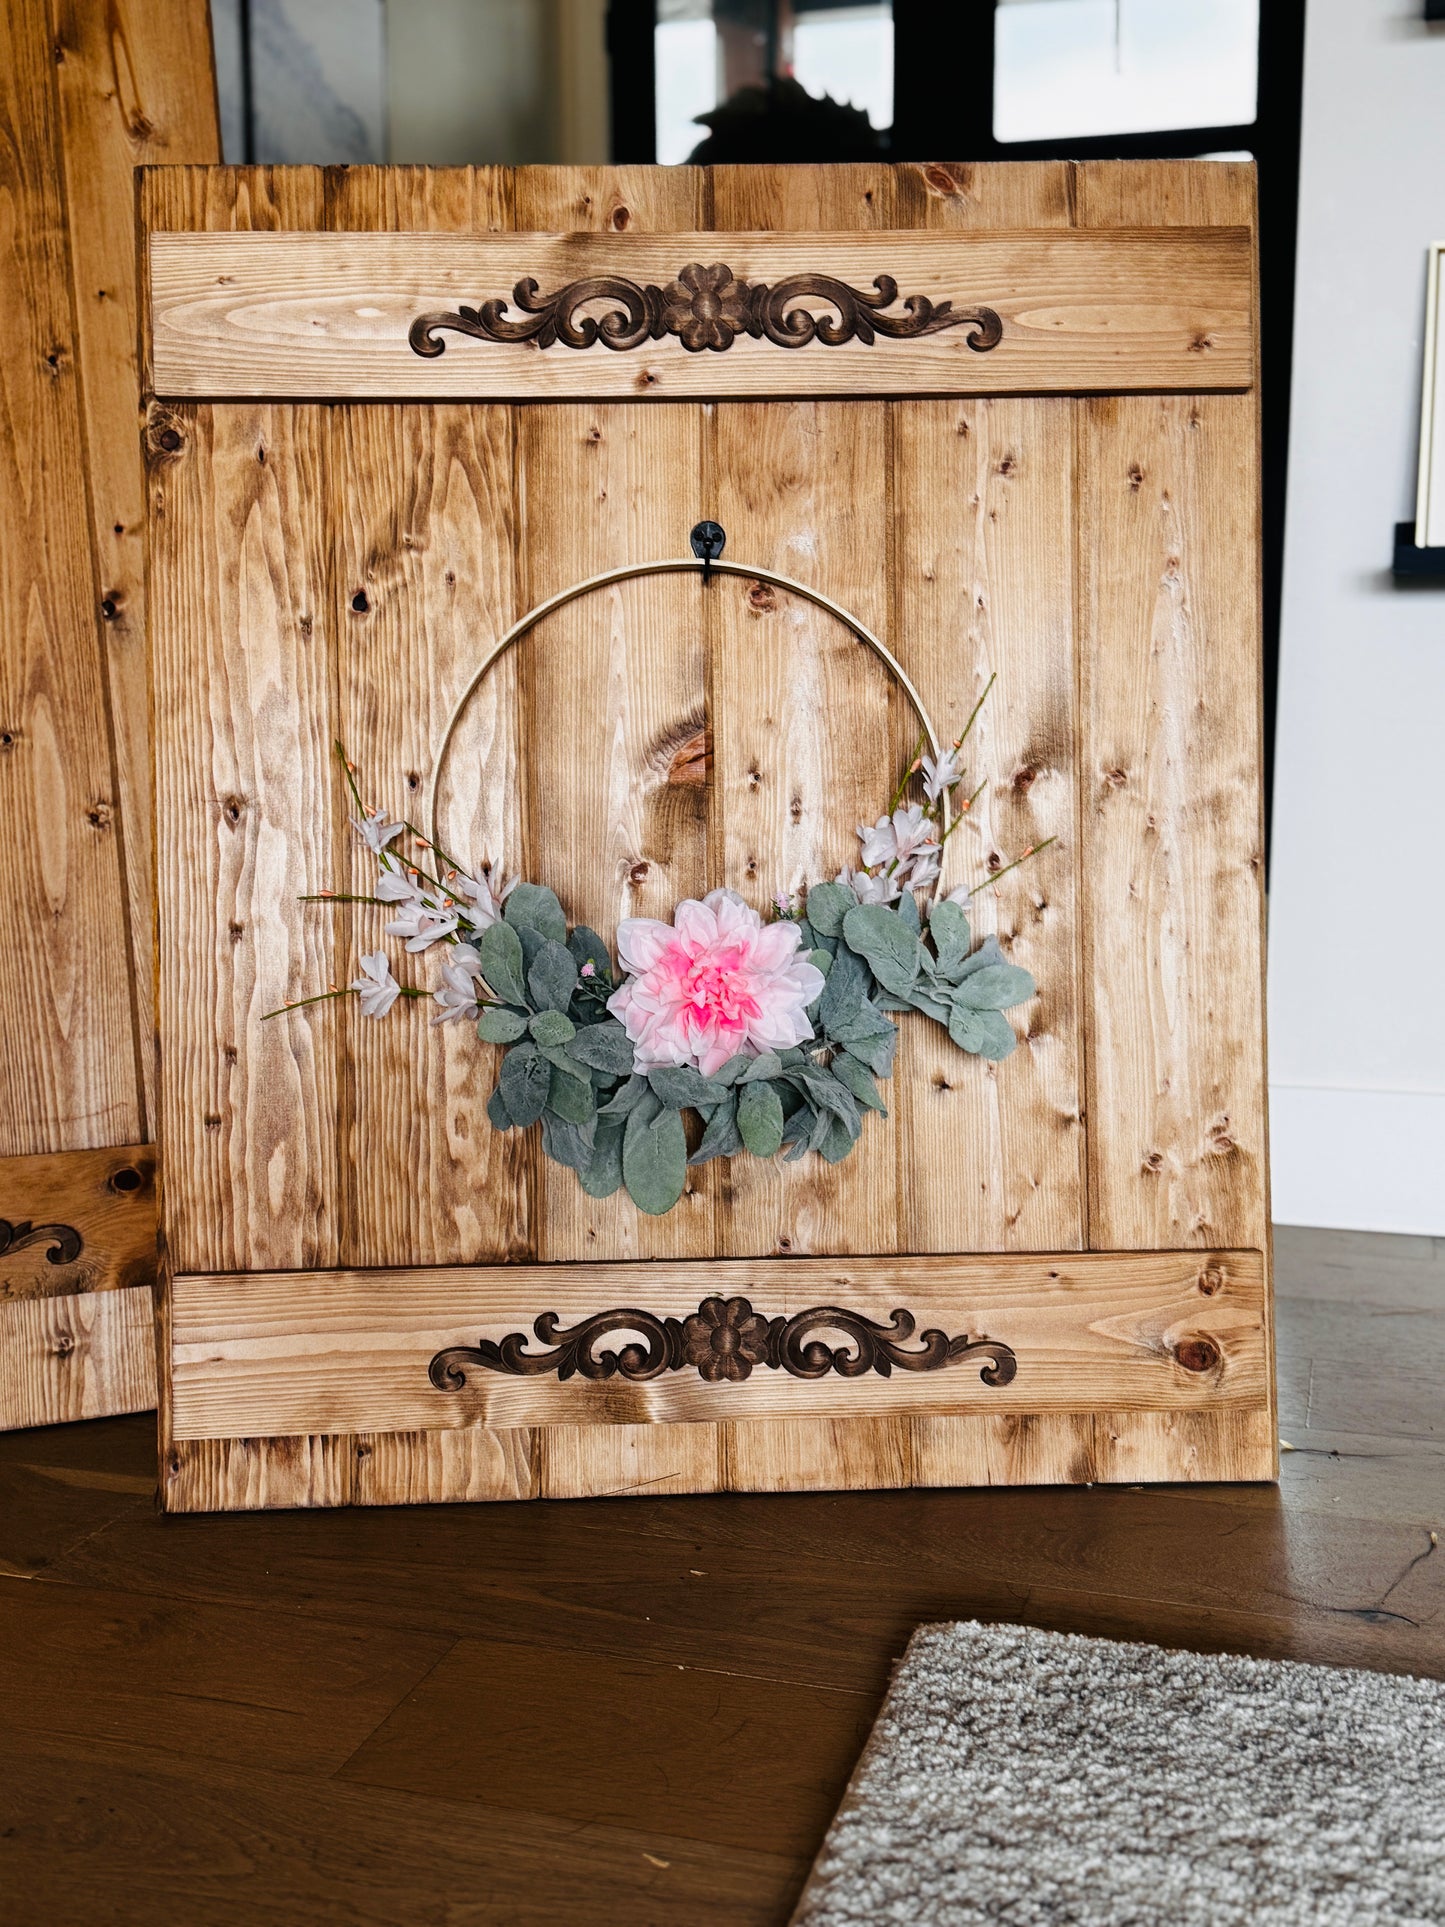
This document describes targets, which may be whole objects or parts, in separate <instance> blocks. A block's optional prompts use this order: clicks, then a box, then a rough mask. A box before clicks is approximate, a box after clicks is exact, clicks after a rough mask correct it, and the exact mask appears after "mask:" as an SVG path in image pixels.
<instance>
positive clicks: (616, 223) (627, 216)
mask: <svg viewBox="0 0 1445 1927" xmlns="http://www.w3.org/2000/svg"><path fill="white" fill-rule="evenodd" d="M607 225H608V226H609V227H610V228H611V229H612V231H613V233H614V234H621V232H622V230H623V229H624V228H627V227H631V225H632V209H631V208H630V207H623V206H622V205H621V203H620V202H619V204H618V205H617V206H616V207H615V208H613V210H612V212H611V214H610V215H609V216H608V218H607Z"/></svg>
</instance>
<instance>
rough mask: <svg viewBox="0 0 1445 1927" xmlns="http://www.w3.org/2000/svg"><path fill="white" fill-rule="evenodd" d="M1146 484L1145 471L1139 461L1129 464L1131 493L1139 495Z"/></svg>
mask: <svg viewBox="0 0 1445 1927" xmlns="http://www.w3.org/2000/svg"><path fill="white" fill-rule="evenodd" d="M1143 486H1144V471H1143V469H1142V468H1140V466H1139V464H1138V463H1137V462H1130V464H1129V493H1130V494H1131V495H1137V494H1138V493H1139V491H1140V489H1141V488H1143Z"/></svg>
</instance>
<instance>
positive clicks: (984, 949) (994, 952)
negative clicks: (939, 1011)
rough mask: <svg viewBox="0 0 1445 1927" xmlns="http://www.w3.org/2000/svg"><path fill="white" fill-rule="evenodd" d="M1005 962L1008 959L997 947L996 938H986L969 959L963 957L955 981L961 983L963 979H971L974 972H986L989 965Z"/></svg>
mask: <svg viewBox="0 0 1445 1927" xmlns="http://www.w3.org/2000/svg"><path fill="white" fill-rule="evenodd" d="M1007 962H1008V958H1007V957H1006V956H1005V955H1004V954H1003V952H1002V950H1000V949H999V947H998V938H997V937H995V936H987V937H985V938H984V940H983V942H982V943H981V944H980V945H979V946H978V949H977V950H975V951H974V953H973V955H972V956H971V957H965V958H964V960H963V962H962V963H961V964H960V965H959V966H958V976H957V978H956V979H955V981H956V982H957V983H962V982H963V980H964V978H965V977H971V976H972V975H973V973H974V972H975V971H976V970H987V969H988V967H989V965H990V964H1001V963H1007Z"/></svg>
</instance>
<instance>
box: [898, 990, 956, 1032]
mask: <svg viewBox="0 0 1445 1927" xmlns="http://www.w3.org/2000/svg"><path fill="white" fill-rule="evenodd" d="M951 995H952V993H951V992H946V993H945V995H944V996H942V997H935V996H934V994H933V992H932V991H931V990H915V991H914V992H913V993H912V995H911V996H910V997H909V999H908V1001H909V1003H910V1004H911V1005H912V1007H913V1009H914V1010H921V1011H922V1012H923V1014H924V1016H925V1017H931V1018H933V1020H934V1022H935V1023H939V1024H946V1023H947V1022H948V1018H949V1013H950V1011H951V1010H952V1008H953V1005H952V1003H951V1002H949V1001H948V998H949V997H951Z"/></svg>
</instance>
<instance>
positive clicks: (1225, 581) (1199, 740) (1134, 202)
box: [1076, 161, 1277, 1478]
mask: <svg viewBox="0 0 1445 1927" xmlns="http://www.w3.org/2000/svg"><path fill="white" fill-rule="evenodd" d="M1076 181H1077V187H1076V205H1077V221H1078V224H1079V225H1080V226H1084V227H1105V226H1114V225H1135V224H1159V225H1172V224H1176V223H1184V222H1205V223H1207V222H1221V223H1236V224H1240V223H1244V224H1249V225H1251V226H1252V225H1253V224H1254V221H1255V204H1254V171H1253V168H1252V167H1244V166H1234V165H1228V164H1222V163H1219V162H1205V161H1199V162H1192V163H1189V162H1179V163H1174V164H1171V165H1169V166H1167V167H1166V166H1162V165H1157V164H1156V165H1154V166H1151V167H1148V168H1144V167H1140V166H1137V165H1129V164H1127V163H1122V162H1090V163H1087V164H1085V165H1081V166H1079V167H1078V168H1077V170H1076ZM1256 307H1257V301H1256ZM1077 460H1078V487H1079V496H1080V509H1079V512H1080V516H1081V518H1082V519H1083V525H1084V526H1087V527H1089V528H1090V529H1091V532H1092V534H1093V540H1092V541H1091V543H1090V544H1089V547H1088V551H1087V553H1084V552H1083V551H1082V550H1081V553H1080V558H1079V580H1078V613H1079V624H1080V665H1081V674H1080V720H1081V743H1080V757H1079V772H1080V792H1081V806H1082V807H1081V824H1082V852H1083V864H1084V872H1085V874H1086V875H1087V876H1088V877H1089V878H1090V879H1091V896H1090V901H1089V915H1088V917H1087V920H1086V923H1085V927H1084V953H1083V954H1084V979H1083V980H1084V985H1085V990H1086V1000H1085V1006H1084V1010H1085V1034H1086V1036H1087V1038H1088V1040H1089V1059H1088V1065H1087V1071H1086V1088H1087V1106H1088V1116H1089V1136H1088V1162H1089V1181H1088V1182H1089V1243H1090V1245H1091V1246H1092V1247H1093V1248H1095V1249H1100V1248H1111V1247H1113V1248H1123V1249H1130V1248H1142V1247H1146V1246H1150V1245H1181V1244H1182V1245H1194V1244H1200V1243H1207V1242H1208V1241H1209V1240H1210V1239H1211V1238H1215V1237H1229V1238H1237V1239H1239V1240H1241V1241H1244V1242H1248V1243H1249V1244H1252V1245H1256V1246H1258V1247H1259V1248H1260V1249H1262V1250H1263V1251H1264V1252H1265V1255H1266V1279H1267V1289H1268V1270H1269V1262H1270V1260H1269V1253H1270V1213H1269V1171H1268V1148H1267V1135H1266V1132H1267V1124H1266V1096H1265V1069H1264V1048H1263V1046H1264V990H1263V972H1264V901H1263V887H1264V822H1263V794H1262V789H1261V784H1260V769H1261V756H1262V740H1263V687H1262V677H1261V655H1260V620H1261V616H1260V600H1259V598H1260V578H1259V544H1260V531H1259V513H1260V511H1259V397H1258V392H1257V391H1256V392H1255V393H1252V394H1249V395H1218V396H1195V397H1187V396H1184V397H1173V398H1167V399H1166V398H1161V399H1158V400H1150V399H1148V398H1145V397H1142V396H1140V397H1135V398H1131V399H1130V400H1127V401H1126V400H1120V399H1116V398H1109V399H1101V400H1097V401H1091V402H1089V403H1086V404H1084V405H1083V407H1082V411H1081V422H1080V432H1079V442H1078V458H1077ZM1267 1333H1268V1337H1269V1342H1270V1347H1271V1354H1272V1334H1273V1321H1272V1319H1271V1320H1269V1321H1267ZM1269 1382H1270V1391H1271V1408H1270V1412H1269V1414H1268V1415H1267V1416H1268V1420H1269V1423H1268V1425H1267V1426H1265V1427H1263V1428H1257V1432H1256V1434H1255V1435H1252V1436H1251V1437H1250V1438H1249V1439H1243V1440H1238V1441H1236V1442H1235V1450H1234V1452H1233V1455H1232V1458H1231V1462H1230V1465H1229V1467H1227V1468H1226V1467H1225V1466H1224V1465H1223V1464H1222V1463H1221V1462H1220V1461H1221V1457H1222V1447H1221V1446H1220V1445H1219V1444H1218V1442H1217V1441H1215V1442H1211V1444H1210V1446H1209V1447H1208V1449H1207V1450H1202V1451H1201V1460H1202V1462H1203V1463H1204V1465H1205V1467H1206V1470H1207V1471H1208V1473H1209V1474H1210V1475H1212V1476H1234V1477H1253V1478H1272V1477H1274V1476H1275V1473H1276V1469H1277V1458H1276V1447H1275V1434H1274V1425H1273V1398H1274V1375H1273V1370H1272V1369H1271V1371H1270V1374H1269ZM1140 1441H1141V1442H1140V1443H1139V1444H1138V1446H1137V1448H1136V1449H1139V1450H1141V1451H1146V1447H1145V1446H1144V1445H1143V1443H1142V1434H1141V1435H1140Z"/></svg>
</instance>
